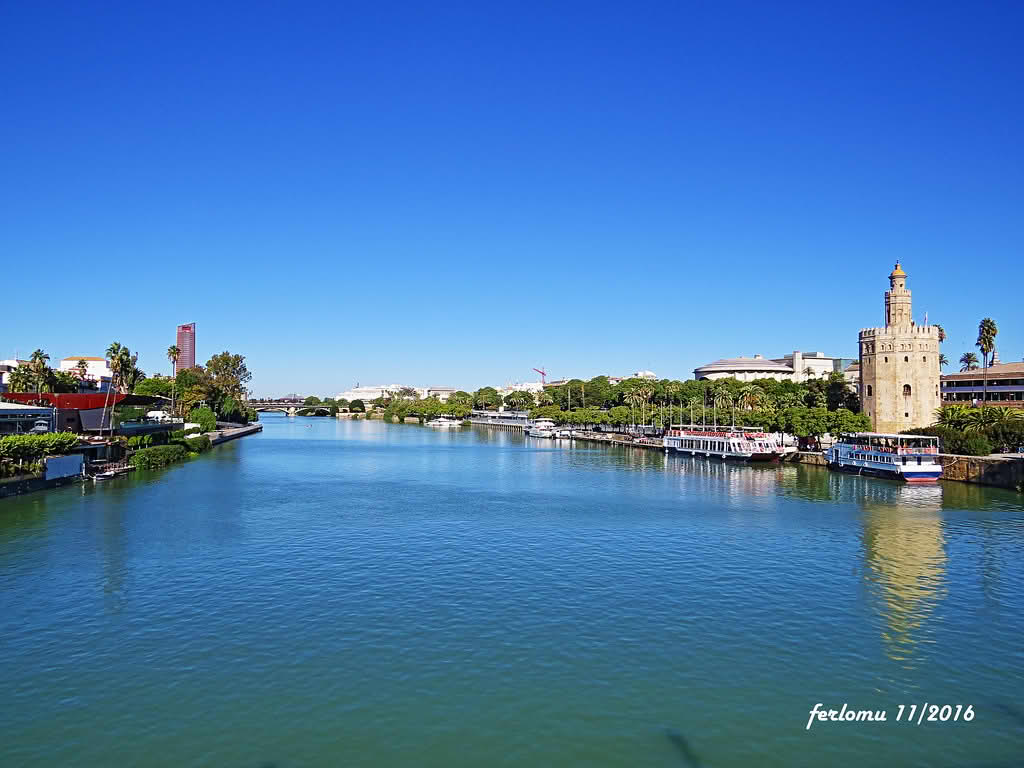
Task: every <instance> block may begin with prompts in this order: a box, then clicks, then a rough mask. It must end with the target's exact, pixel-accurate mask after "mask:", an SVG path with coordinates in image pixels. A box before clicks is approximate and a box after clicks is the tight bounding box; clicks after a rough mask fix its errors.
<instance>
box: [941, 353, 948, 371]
mask: <svg viewBox="0 0 1024 768" xmlns="http://www.w3.org/2000/svg"><path fill="white" fill-rule="evenodd" d="M947 365H949V358H948V357H946V356H945V355H944V354H942V353H941V352H940V353H939V370H940V371H941V370H942V369H943V368H945V367H946V366H947Z"/></svg>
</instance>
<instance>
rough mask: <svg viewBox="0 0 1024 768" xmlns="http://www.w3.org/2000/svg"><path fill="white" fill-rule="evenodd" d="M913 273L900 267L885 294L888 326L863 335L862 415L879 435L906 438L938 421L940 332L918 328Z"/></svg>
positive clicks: (893, 273) (893, 275) (931, 328)
mask: <svg viewBox="0 0 1024 768" xmlns="http://www.w3.org/2000/svg"><path fill="white" fill-rule="evenodd" d="M912 318H913V314H912V313H911V303H910V291H909V290H908V289H907V273H906V272H904V271H903V270H902V269H901V268H900V265H899V262H897V263H896V268H895V269H894V270H893V271H892V273H891V274H890V275H889V290H888V291H886V292H885V325H884V327H879V328H863V329H861V332H860V402H861V410H863V411H864V413H865V414H867V416H868V417H869V418H870V419H871V424H872V427H873V428H874V430H875V431H876V432H902V431H903V430H905V429H913V428H914V427H927V426H928V425H930V424H932V423H934V421H935V409H936V408H938V407H939V405H940V397H939V329H938V328H936V327H935V326H933V325H924V326H922V325H915V324H914V321H913V319H912Z"/></svg>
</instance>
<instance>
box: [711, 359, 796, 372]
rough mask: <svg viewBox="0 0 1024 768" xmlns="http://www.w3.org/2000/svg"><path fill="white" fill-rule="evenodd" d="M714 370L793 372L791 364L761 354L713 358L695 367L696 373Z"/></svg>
mask: <svg viewBox="0 0 1024 768" xmlns="http://www.w3.org/2000/svg"><path fill="white" fill-rule="evenodd" d="M716 371H777V372H779V373H793V368H792V366H789V365H783V364H782V363H777V362H775V361H774V360H767V359H765V358H764V357H762V356H761V355H755V356H754V357H727V358H724V359H722V360H715V362H713V363H708V364H707V365H702V366H701V367H700V368H697V369H696V371H695V372H696V373H715V372H716Z"/></svg>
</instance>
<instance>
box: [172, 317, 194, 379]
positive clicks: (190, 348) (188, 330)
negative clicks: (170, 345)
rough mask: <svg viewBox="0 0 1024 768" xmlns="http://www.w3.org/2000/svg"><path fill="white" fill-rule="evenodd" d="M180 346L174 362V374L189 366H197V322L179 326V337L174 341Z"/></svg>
mask: <svg viewBox="0 0 1024 768" xmlns="http://www.w3.org/2000/svg"><path fill="white" fill-rule="evenodd" d="M174 345H175V346H176V347H177V348H178V359H177V360H176V361H175V362H174V375H175V376H177V375H178V374H179V373H181V372H182V371H184V370H186V369H188V368H195V367H196V324H195V323H187V324H186V325H179V326H178V337H177V340H176V341H175V342H174Z"/></svg>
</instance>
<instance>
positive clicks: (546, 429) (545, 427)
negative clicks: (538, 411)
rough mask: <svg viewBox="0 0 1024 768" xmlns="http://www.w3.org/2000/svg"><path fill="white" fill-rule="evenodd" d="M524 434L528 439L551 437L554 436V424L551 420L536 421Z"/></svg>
mask: <svg viewBox="0 0 1024 768" xmlns="http://www.w3.org/2000/svg"><path fill="white" fill-rule="evenodd" d="M526 434H528V435H529V436H530V437H552V436H554V434H555V422H553V421H552V420H551V419H537V420H536V421H535V422H533V424H531V425H530V426H529V427H528V428H527V430H526Z"/></svg>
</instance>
